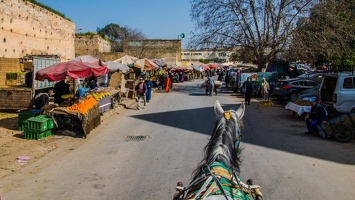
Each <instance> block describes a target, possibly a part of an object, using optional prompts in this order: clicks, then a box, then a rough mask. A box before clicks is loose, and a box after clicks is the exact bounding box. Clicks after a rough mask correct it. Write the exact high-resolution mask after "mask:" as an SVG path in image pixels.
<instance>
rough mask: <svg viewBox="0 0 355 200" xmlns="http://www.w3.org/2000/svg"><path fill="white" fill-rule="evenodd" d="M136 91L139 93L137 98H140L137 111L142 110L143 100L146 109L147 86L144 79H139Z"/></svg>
mask: <svg viewBox="0 0 355 200" xmlns="http://www.w3.org/2000/svg"><path fill="white" fill-rule="evenodd" d="M136 91H137V96H138V104H137V110H139V109H140V108H141V100H142V99H143V102H144V107H143V109H145V106H146V94H147V85H146V84H145V83H144V80H143V78H142V77H141V78H139V83H138V84H137V86H136Z"/></svg>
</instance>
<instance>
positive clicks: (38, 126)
mask: <svg viewBox="0 0 355 200" xmlns="http://www.w3.org/2000/svg"><path fill="white" fill-rule="evenodd" d="M27 121H28V123H27V129H30V130H35V131H37V132H43V131H46V130H48V122H47V121H48V119H47V118H41V117H40V118H37V117H31V118H29V119H28V120H27Z"/></svg>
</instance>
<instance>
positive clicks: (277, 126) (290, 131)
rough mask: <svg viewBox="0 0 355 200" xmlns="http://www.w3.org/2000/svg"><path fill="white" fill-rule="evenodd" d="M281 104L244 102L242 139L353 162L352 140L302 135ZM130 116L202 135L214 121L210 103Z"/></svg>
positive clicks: (233, 106)
mask: <svg viewBox="0 0 355 200" xmlns="http://www.w3.org/2000/svg"><path fill="white" fill-rule="evenodd" d="M190 95H191V96H194V95H195V96H204V94H203V93H201V94H200V93H191V94H190ZM237 102H238V100H237V99H236V103H237ZM283 104H285V103H283V102H281V103H276V104H275V106H272V107H267V108H261V107H259V102H258V101H256V100H255V99H254V101H253V102H252V103H251V105H247V106H246V112H245V116H244V118H243V122H244V129H243V130H242V133H243V136H244V137H243V142H244V143H248V144H252V145H258V146H262V147H267V148H270V149H275V150H279V151H284V152H288V153H292V154H299V155H303V156H309V157H314V158H317V159H323V160H328V161H332V162H337V163H343V164H351V165H355V158H354V157H353V156H352V155H353V154H354V153H355V145H354V144H355V141H354V140H352V141H351V142H349V143H339V142H336V141H334V140H333V139H322V138H319V137H315V136H311V135H306V134H304V132H305V131H306V126H305V122H304V119H302V118H301V117H299V118H295V117H294V116H292V115H291V112H290V111H289V110H286V109H285V108H284V106H283ZM222 107H223V109H224V110H228V109H234V110H235V109H237V108H238V107H239V106H238V105H237V106H236V104H223V105H222ZM131 117H133V118H136V119H140V120H145V121H149V122H151V123H156V124H158V125H164V126H171V127H174V128H179V129H183V130H188V131H193V132H196V133H199V134H205V135H210V134H211V132H212V130H213V128H214V127H213V126H214V120H215V114H214V110H213V106H211V107H204V108H194V109H186V110H177V111H169V112H156V113H150V114H140V115H133V116H131ZM335 152H336V153H335Z"/></svg>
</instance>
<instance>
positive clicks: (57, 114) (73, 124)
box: [49, 95, 101, 138]
mask: <svg viewBox="0 0 355 200" xmlns="http://www.w3.org/2000/svg"><path fill="white" fill-rule="evenodd" d="M49 115H50V116H51V117H52V119H53V121H54V123H55V124H56V127H57V128H59V129H70V131H75V130H78V129H79V131H83V137H84V138H86V137H87V135H88V134H89V133H90V131H91V130H93V129H94V128H95V127H97V126H99V125H100V123H101V118H100V107H99V104H98V102H97V101H96V100H95V99H94V97H93V96H91V95H89V96H87V97H85V99H83V100H81V101H79V102H77V103H75V104H73V105H72V106H69V107H57V108H54V109H52V110H51V111H49ZM74 133H75V132H74Z"/></svg>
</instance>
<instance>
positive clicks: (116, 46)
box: [98, 23, 145, 52]
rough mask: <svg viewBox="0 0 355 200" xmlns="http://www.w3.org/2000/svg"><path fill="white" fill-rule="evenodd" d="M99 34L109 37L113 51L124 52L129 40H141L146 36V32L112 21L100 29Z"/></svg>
mask: <svg viewBox="0 0 355 200" xmlns="http://www.w3.org/2000/svg"><path fill="white" fill-rule="evenodd" d="M98 34H99V35H101V36H102V37H103V38H108V39H109V41H110V43H111V49H112V51H113V52H122V51H123V50H124V49H123V48H124V44H125V43H127V42H129V41H133V40H135V41H139V40H143V39H144V38H145V36H144V34H143V33H142V32H141V31H140V30H138V29H133V28H130V27H128V26H125V27H121V26H119V25H118V24H112V23H111V24H108V25H106V26H105V27H104V28H102V29H99V30H98Z"/></svg>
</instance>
